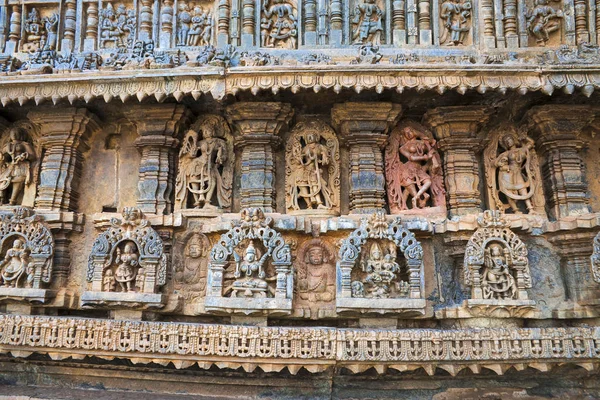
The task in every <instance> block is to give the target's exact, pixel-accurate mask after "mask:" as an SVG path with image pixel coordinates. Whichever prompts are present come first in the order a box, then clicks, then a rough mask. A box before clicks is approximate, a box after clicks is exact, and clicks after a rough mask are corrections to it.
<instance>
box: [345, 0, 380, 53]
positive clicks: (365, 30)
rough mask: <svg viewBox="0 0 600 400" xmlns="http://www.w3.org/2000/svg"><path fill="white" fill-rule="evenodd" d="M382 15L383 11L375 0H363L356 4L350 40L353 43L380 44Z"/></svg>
mask: <svg viewBox="0 0 600 400" xmlns="http://www.w3.org/2000/svg"><path fill="white" fill-rule="evenodd" d="M383 15H384V12H383V10H382V9H381V8H379V6H378V5H377V4H375V0H365V1H364V3H363V4H357V5H356V7H355V8H354V16H353V18H352V24H353V25H354V29H353V31H352V40H353V41H354V44H365V43H367V42H368V43H372V44H373V46H379V45H380V44H381V35H382V33H383V24H382V20H383Z"/></svg>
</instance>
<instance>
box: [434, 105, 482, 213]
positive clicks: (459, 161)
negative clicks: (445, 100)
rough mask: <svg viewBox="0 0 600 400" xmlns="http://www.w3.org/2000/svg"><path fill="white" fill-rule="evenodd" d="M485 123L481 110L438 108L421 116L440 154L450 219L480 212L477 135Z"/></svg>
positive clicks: (476, 108) (478, 140)
mask: <svg viewBox="0 0 600 400" xmlns="http://www.w3.org/2000/svg"><path fill="white" fill-rule="evenodd" d="M487 119H488V116H487V115H486V109H485V107H477V106H474V107H459V106H457V107H439V108H435V109H433V110H430V111H428V112H427V114H426V115H425V118H424V120H425V122H426V123H427V124H428V125H429V126H430V127H431V129H432V130H433V132H434V134H435V137H436V139H437V140H438V145H439V148H440V150H441V151H442V152H443V159H444V173H445V175H446V180H445V184H446V191H447V193H448V194H447V196H446V198H447V201H448V210H449V214H450V216H451V217H453V216H458V215H465V214H472V213H478V212H480V211H481V196H480V193H479V164H478V162H477V152H478V151H479V150H480V147H481V139H480V138H478V137H477V132H478V130H479V128H480V127H481V125H482V124H484V123H485V122H486V121H487Z"/></svg>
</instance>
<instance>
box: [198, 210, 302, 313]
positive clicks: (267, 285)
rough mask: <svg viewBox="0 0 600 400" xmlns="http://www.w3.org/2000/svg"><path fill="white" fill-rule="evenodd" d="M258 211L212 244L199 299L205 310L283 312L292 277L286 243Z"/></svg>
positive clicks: (287, 308) (289, 299) (288, 304)
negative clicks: (203, 294)
mask: <svg viewBox="0 0 600 400" xmlns="http://www.w3.org/2000/svg"><path fill="white" fill-rule="evenodd" d="M272 222H273V221H272V220H271V218H270V217H265V215H264V213H263V211H262V209H260V208H249V209H244V210H242V212H241V220H240V221H239V223H238V224H237V225H236V226H235V227H233V228H231V229H230V230H229V231H228V232H227V233H225V234H223V235H222V236H221V239H220V240H219V241H218V242H217V243H216V244H215V245H214V246H213V248H212V250H211V253H210V264H209V267H208V269H209V270H208V284H207V285H208V287H207V294H206V299H205V308H206V310H207V311H217V312H226V313H240V314H248V315H249V314H280V315H281V314H283V315H285V314H289V313H290V311H291V309H292V293H293V285H294V278H293V273H292V269H291V265H292V255H291V251H290V247H289V245H288V244H286V242H285V240H284V239H283V237H282V236H281V234H279V233H278V232H277V231H275V230H274V229H273V228H271V224H272Z"/></svg>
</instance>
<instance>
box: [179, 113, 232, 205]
mask: <svg viewBox="0 0 600 400" xmlns="http://www.w3.org/2000/svg"><path fill="white" fill-rule="evenodd" d="M220 125H221V122H220V120H219V119H217V118H216V117H215V118H211V117H210V116H209V117H207V118H206V119H204V121H203V122H202V123H201V124H200V126H199V128H198V129H197V130H194V129H190V130H189V131H188V133H187V134H186V136H185V139H184V142H183V146H182V148H181V151H180V153H179V173H178V175H177V181H176V184H175V187H176V189H175V198H176V200H177V202H178V203H179V204H180V205H181V208H188V207H190V206H191V207H193V208H203V209H208V210H215V209H218V208H227V207H229V206H230V205H231V178H230V177H229V176H228V173H226V172H225V171H226V169H228V164H230V163H231V162H232V161H231V160H229V157H230V154H229V153H230V150H229V149H228V146H227V142H226V141H225V140H224V139H223V138H222V137H221V136H222V135H223V132H222V128H221V127H220ZM225 175H227V176H225ZM214 195H216V199H213V197H214ZM190 200H191V201H190ZM215 200H216V203H217V204H218V206H217V205H215V204H213V203H214V202H215Z"/></svg>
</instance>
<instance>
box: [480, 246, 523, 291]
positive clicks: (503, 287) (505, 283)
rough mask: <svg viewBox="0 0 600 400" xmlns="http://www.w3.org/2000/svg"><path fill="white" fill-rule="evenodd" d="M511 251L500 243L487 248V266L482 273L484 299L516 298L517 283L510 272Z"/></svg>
mask: <svg viewBox="0 0 600 400" xmlns="http://www.w3.org/2000/svg"><path fill="white" fill-rule="evenodd" d="M509 258H510V252H509V251H508V249H503V247H502V246H501V245H500V244H498V243H492V244H491V245H489V246H488V247H487V248H486V249H485V259H484V260H485V261H484V265H485V268H484V270H483V273H482V274H481V287H482V289H483V298H484V299H502V300H510V299H515V298H516V295H517V283H516V281H515V278H514V277H513V276H512V274H511V272H510V265H509V264H508V260H509Z"/></svg>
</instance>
